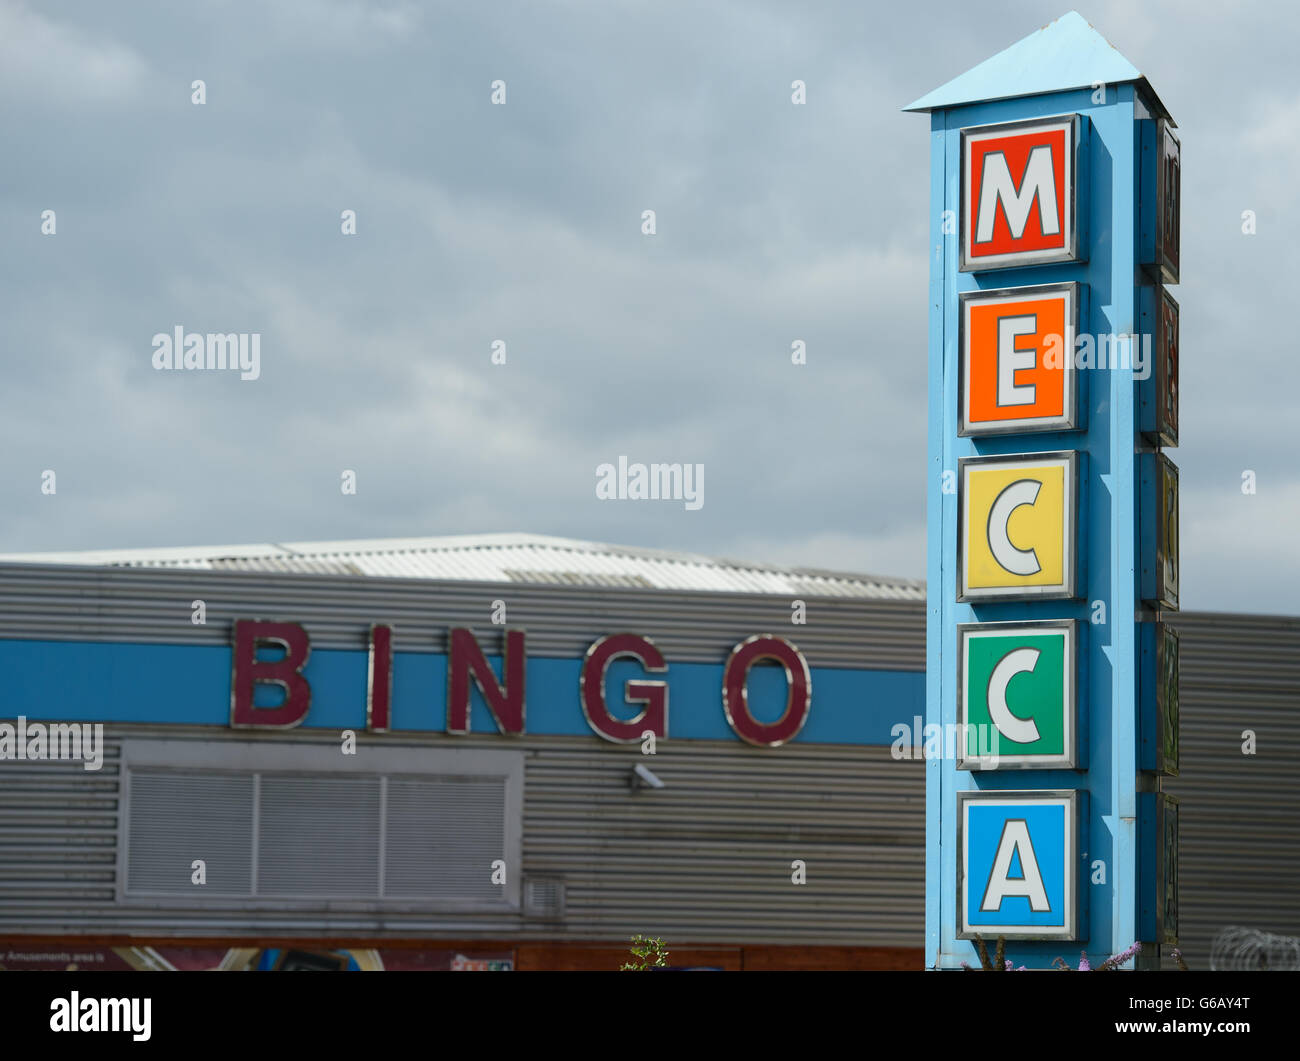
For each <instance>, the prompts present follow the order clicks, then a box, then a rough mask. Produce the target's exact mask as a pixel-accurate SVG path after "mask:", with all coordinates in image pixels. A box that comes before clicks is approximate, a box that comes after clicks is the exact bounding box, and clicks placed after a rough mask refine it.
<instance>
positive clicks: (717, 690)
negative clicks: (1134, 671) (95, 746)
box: [0, 535, 1300, 970]
mask: <svg viewBox="0 0 1300 1061" xmlns="http://www.w3.org/2000/svg"><path fill="white" fill-rule="evenodd" d="M924 594H925V587H924V585H923V584H921V583H918V582H913V581H907V580H903V579H888V578H872V577H868V576H864V575H855V574H837V573H830V572H825V571H808V570H797V569H792V568H776V567H763V566H757V565H744V564H737V563H731V562H726V561H721V560H714V559H709V558H705V557H701V556H696V555H690V554H678V553H668V552H661V551H654V550H645V549H634V548H622V547H615V546H607V545H595V544H592V543H586V542H579V541H569V540H562V539H554V538H543V537H536V536H527V535H485V536H481V537H473V538H428V539H407V540H397V539H394V540H382V541H370V542H336V543H315V544H311V543H307V544H302V543H300V544H292V545H283V546H243V547H231V548H214V549H173V550H157V551H148V552H146V551H122V552H102V553H81V554H44V555H30V556H22V557H17V556H7V557H0V669H2V671H3V674H4V676H5V686H4V688H5V696H4V700H3V703H0V756H3V758H0V965H3V966H5V967H6V968H51V967H56V968H63V967H66V966H67V965H70V964H76V965H79V966H81V967H88V968H139V969H160V968H161V969H165V968H187V969H202V968H228V969H256V968H312V969H317V968H319V969H336V968H337V969H349V968H361V969H376V968H387V969H409V968H433V969H450V968H456V969H483V968H518V969H566V968H585V969H609V970H612V969H616V968H617V967H618V965H619V964H620V963H621V962H622V961H624V960H625V959H626V957H627V941H628V938H629V937H630V936H632V935H634V934H637V933H644V934H648V935H655V936H661V937H662V938H663V939H664V940H665V941H666V943H667V945H668V947H669V952H670V958H669V960H670V963H671V964H673V965H685V966H692V967H708V968H725V969H741V968H744V969H774V968H789V969H816V968H908V969H920V968H923V967H924V966H926V965H928V964H931V962H932V958H931V956H929V955H927V954H926V953H925V947H924V928H925V839H926V837H925V833H926V824H925V772H926V770H927V768H928V766H937V765H938V764H927V763H926V762H925V761H924V760H923V759H921V758H919V757H913V752H914V749H916V745H918V744H920V743H921V742H920V740H919V734H916V730H917V729H918V728H919V727H920V725H921V722H920V719H921V718H923V716H924V714H925V688H926V684H925V673H924V669H925V645H926V642H925V604H924ZM1176 623H1177V626H1178V629H1179V631H1180V633H1181V647H1182V669H1181V714H1182V729H1181V733H1182V742H1181V773H1180V776H1178V777H1175V778H1171V779H1170V780H1169V787H1170V789H1171V790H1172V791H1174V792H1176V793H1177V794H1178V795H1179V797H1180V798H1181V801H1182V803H1181V806H1182V821H1181V856H1180V863H1179V868H1180V872H1181V875H1182V883H1181V890H1180V896H1181V918H1180V930H1181V937H1182V946H1183V949H1184V951H1185V953H1186V954H1187V956H1188V960H1189V961H1191V962H1192V963H1193V964H1194V965H1198V966H1199V967H1202V968H1204V967H1206V965H1207V963H1208V958H1209V943H1210V939H1211V937H1212V936H1213V934H1214V933H1215V932H1217V931H1218V929H1219V928H1221V927H1223V926H1224V925H1225V924H1234V923H1236V924H1248V925H1254V926H1257V927H1261V928H1271V929H1273V930H1275V931H1283V932H1285V931H1292V932H1295V931H1296V930H1297V927H1298V926H1300V895H1298V889H1297V887H1296V885H1295V883H1294V882H1295V881H1296V880H1297V879H1298V878H1300V829H1297V827H1296V825H1295V824H1294V823H1295V818H1294V816H1293V814H1292V812H1291V797H1290V792H1291V786H1292V783H1293V781H1292V775H1291V772H1290V771H1291V767H1290V765H1289V764H1290V763H1291V762H1293V761H1294V760H1293V758H1291V757H1293V756H1294V755H1295V754H1296V753H1297V752H1300V725H1298V724H1297V718H1298V717H1300V714H1298V713H1297V712H1296V706H1297V704H1296V696H1295V692H1294V690H1295V689H1296V688H1297V685H1298V683H1300V621H1297V620H1293V619H1277V618H1268V617H1249V616H1228V615H1217V616H1212V615H1189V614H1183V615H1180V616H1178V617H1177V620H1176ZM1016 695H1017V688H1016V686H1014V685H1012V686H1011V687H1009V693H1008V700H1009V704H1010V706H1011V707H1012V708H1013V709H1016V710H1020V705H1019V703H1018V701H1017V699H1016ZM20 720H21V726H22V727H23V735H24V736H25V738H26V741H25V746H24V755H23V756H22V757H18V755H17V754H16V750H17V749H16V747H15V745H16V744H17V736H18V726H19V724H20ZM95 723H99V724H102V726H103V736H102V749H100V755H99V759H100V761H99V764H98V769H87V767H88V766H94V765H95V764H94V763H92V762H90V761H89V757H88V756H85V757H83V758H84V761H79V760H77V759H75V758H72V759H63V760H59V759H54V758H51V757H50V756H49V754H48V753H49V751H50V744H51V743H52V742H35V743H34V742H33V734H34V733H37V732H47V735H48V733H51V732H52V731H53V729H54V725H55V724H64V725H65V726H70V725H72V724H91V725H93V724H95ZM5 726H8V727H9V728H10V729H11V730H12V731H13V737H12V738H11V739H10V742H9V744H8V745H7V746H6V745H4V743H3V736H4V732H5V730H4V727H5ZM37 727H40V729H39V730H38V729H37ZM1247 728H1249V729H1251V730H1253V731H1255V732H1256V733H1257V734H1258V753H1257V754H1256V755H1254V756H1243V755H1242V753H1241V733H1242V730H1244V729H1247ZM647 734H650V735H652V736H653V741H652V740H651V739H650V737H649V736H647ZM914 734H915V735H916V736H917V738H918V739H917V740H915V741H914V740H913V736H914ZM651 744H653V747H651ZM42 745H43V746H42ZM65 750H66V749H65ZM916 750H917V751H919V749H916ZM83 751H84V749H83ZM651 751H653V754H649V752H651ZM29 752H34V753H36V754H27V753H29ZM638 768H641V769H640V771H638ZM196 863H199V864H201V867H202V871H201V872H200V870H199V867H198V866H197V865H196ZM1067 956H1069V955H1067Z"/></svg>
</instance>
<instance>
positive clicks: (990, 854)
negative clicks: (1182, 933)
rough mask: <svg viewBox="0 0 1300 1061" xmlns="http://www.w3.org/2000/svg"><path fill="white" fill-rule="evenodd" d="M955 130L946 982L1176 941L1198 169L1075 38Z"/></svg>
mask: <svg viewBox="0 0 1300 1061" xmlns="http://www.w3.org/2000/svg"><path fill="white" fill-rule="evenodd" d="M906 109H907V110H912V111H928V112H929V113H930V144H931V163H930V204H931V223H930V243H929V254H930V301H929V306H930V311H929V312H930V319H929V334H930V339H929V369H928V370H929V380H930V388H929V394H930V398H929V448H928V455H927V461H928V463H927V468H928V484H927V490H928V494H927V496H928V499H929V510H928V517H927V520H928V523H927V534H928V559H927V579H928V590H927V594H928V602H927V700H926V723H927V724H926V733H925V735H924V736H925V745H926V756H927V759H928V762H927V765H926V770H927V774H926V777H927V789H926V791H927V796H926V849H927V856H926V948H927V965H930V966H932V967H938V968H953V967H958V966H960V965H961V963H962V962H968V963H971V964H976V965H977V964H978V959H977V958H976V950H975V944H974V940H975V938H976V937H977V936H978V937H982V938H984V939H986V940H987V941H988V942H989V944H990V946H989V952H990V953H991V952H992V949H993V948H992V942H993V941H994V940H995V939H997V937H999V936H1001V937H1004V938H1005V939H1006V940H1007V945H1006V955H1007V957H1008V958H1009V959H1011V961H1012V962H1013V963H1014V964H1015V965H1016V966H1020V965H1024V966H1026V967H1028V968H1046V967H1048V966H1049V965H1050V964H1051V962H1052V960H1053V959H1054V958H1056V957H1058V956H1061V957H1065V958H1066V959H1077V957H1078V954H1079V951H1081V950H1086V951H1087V952H1088V953H1089V955H1090V957H1091V958H1092V959H1093V960H1094V961H1097V960H1100V959H1102V958H1105V957H1107V956H1110V955H1113V954H1117V953H1119V952H1121V951H1123V950H1125V949H1126V948H1128V947H1129V946H1130V945H1131V944H1132V943H1134V942H1142V943H1143V945H1144V946H1143V952H1142V954H1141V955H1140V957H1139V963H1140V964H1142V965H1151V964H1153V963H1155V962H1156V961H1157V960H1158V956H1159V947H1160V945H1161V944H1171V943H1175V942H1176V940H1177V880H1176V865H1177V805H1176V803H1175V801H1174V800H1173V799H1172V798H1171V797H1169V796H1166V795H1165V794H1164V793H1162V792H1161V791H1160V786H1161V780H1160V779H1161V777H1163V776H1167V775H1169V774H1175V773H1177V765H1178V712H1177V690H1178V652H1177V647H1178V646H1177V640H1176V638H1175V637H1174V635H1173V633H1172V631H1171V630H1169V629H1168V628H1167V627H1166V626H1165V624H1164V623H1162V622H1161V618H1162V613H1164V612H1166V611H1170V610H1174V609H1176V608H1177V607H1178V548H1177V543H1178V538H1177V511H1178V495H1177V488H1178V478H1177V469H1176V468H1175V467H1174V465H1173V463H1172V462H1171V461H1170V460H1169V459H1168V457H1166V456H1165V454H1164V452H1163V449H1164V447H1168V446H1173V445H1176V444H1177V440H1178V438H1177V428H1178V415H1177V413H1178V403H1177V394H1178V391H1177V367H1178V342H1177V321H1178V316H1177V314H1178V306H1177V303H1176V302H1175V301H1174V299H1173V297H1172V296H1171V295H1170V294H1169V293H1168V292H1167V291H1166V289H1165V285H1167V284H1174V283H1177V280H1178V260H1179V253H1178V252H1179V246H1178V232H1179V225H1178V212H1179V197H1178V192H1179V165H1180V162H1179V147H1178V140H1177V138H1176V136H1175V134H1174V132H1173V121H1172V119H1171V118H1170V115H1169V113H1168V112H1167V111H1166V110H1165V108H1164V105H1163V104H1162V103H1161V101H1160V99H1159V97H1157V96H1156V94H1155V92H1154V90H1153V89H1152V88H1151V86H1150V85H1149V84H1148V83H1147V81H1146V79H1145V78H1144V77H1143V76H1142V74H1141V73H1140V72H1139V71H1138V70H1137V69H1136V68H1135V67H1134V66H1133V65H1132V64H1131V63H1130V62H1129V61H1128V60H1127V59H1125V58H1124V57H1123V56H1122V55H1120V54H1119V52H1117V51H1116V50H1115V49H1114V48H1112V47H1111V46H1110V44H1108V43H1107V42H1106V41H1105V40H1104V39H1103V38H1102V37H1101V36H1100V35H1099V34H1098V33H1097V32H1096V31H1095V30H1094V29H1093V28H1092V27H1091V26H1090V25H1089V24H1088V23H1087V22H1086V21H1085V20H1084V19H1083V18H1082V17H1081V16H1080V15H1078V14H1077V13H1073V12H1072V13H1070V14H1067V15H1065V16H1063V17H1062V18H1060V19H1058V20H1057V21H1056V22H1053V23H1052V24H1050V25H1048V26H1046V27H1044V28H1043V29H1041V30H1039V31H1038V32H1036V33H1034V34H1032V35H1031V36H1029V37H1026V38H1025V39H1024V40H1022V41H1020V42H1019V43H1017V44H1014V45H1012V46H1011V47H1010V48H1008V49H1007V50H1005V51H1003V52H1001V53H999V54H998V55H995V56H993V57H992V58H991V59H989V60H987V61H986V62H984V63H981V64H980V65H979V66H977V67H975V68H974V69H972V70H970V71H968V72H967V73H965V74H963V75H961V76H960V77H958V78H956V79H955V80H953V81H950V82H949V83H948V84H946V85H944V86H942V87H941V88H938V89H936V90H934V91H933V92H931V93H929V94H928V95H926V96H924V97H922V98H921V99H919V100H917V101H916V102H915V103H913V104H912V105H911V106H910V107H908V108H906Z"/></svg>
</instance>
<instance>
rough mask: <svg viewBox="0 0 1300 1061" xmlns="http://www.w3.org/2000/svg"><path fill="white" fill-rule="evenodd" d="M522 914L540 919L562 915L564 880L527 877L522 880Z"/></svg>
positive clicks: (553, 918)
mask: <svg viewBox="0 0 1300 1061" xmlns="http://www.w3.org/2000/svg"><path fill="white" fill-rule="evenodd" d="M524 916H525V917H532V918H538V919H541V920H558V919H560V918H562V917H564V881H562V880H560V879H558V878H554V877H529V878H528V879H527V880H525V881H524Z"/></svg>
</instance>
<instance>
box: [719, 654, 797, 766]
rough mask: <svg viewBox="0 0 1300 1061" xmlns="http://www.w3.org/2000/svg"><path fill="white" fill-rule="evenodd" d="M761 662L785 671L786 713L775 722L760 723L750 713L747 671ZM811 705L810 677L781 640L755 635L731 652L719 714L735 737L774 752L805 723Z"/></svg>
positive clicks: (723, 676)
mask: <svg viewBox="0 0 1300 1061" xmlns="http://www.w3.org/2000/svg"><path fill="white" fill-rule="evenodd" d="M760 659H773V660H776V661H777V662H778V663H780V664H781V666H782V667H784V668H785V683H786V696H785V712H784V713H783V714H782V715H781V717H780V718H778V719H777V720H776V721H775V722H770V723H763V722H759V721H758V720H757V719H755V718H754V716H753V715H752V714H750V711H749V692H748V688H747V687H748V684H749V668H750V667H752V666H753V665H754V664H755V663H757V662H758V661H759V660H760ZM811 704H812V675H811V674H810V673H809V671H808V661H807V660H805V659H804V658H803V653H802V652H800V651H799V650H798V649H797V648H795V647H794V645H792V644H791V643H790V642H789V641H787V640H786V639H785V638H783V637H776V636H775V635H773V634H755V635H754V636H753V637H748V638H746V639H745V640H744V641H742V642H741V643H740V644H738V645H737V646H736V647H735V648H733V649H732V650H731V655H730V656H728V657H727V665H726V666H725V667H724V668H723V671H722V710H723V712H724V713H725V714H726V716H727V725H729V726H730V727H731V728H732V730H734V731H735V734H736V736H738V737H739V738H740V739H741V740H743V741H745V742H746V743H748V744H755V745H758V746H759V747H761V748H775V747H777V746H779V745H781V744H784V743H785V742H786V741H789V740H793V739H794V738H795V736H797V735H798V733H799V731H800V730H801V729H803V724H804V723H805V722H806V721H808V708H809V707H810V706H811Z"/></svg>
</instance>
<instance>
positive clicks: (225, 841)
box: [125, 769, 507, 903]
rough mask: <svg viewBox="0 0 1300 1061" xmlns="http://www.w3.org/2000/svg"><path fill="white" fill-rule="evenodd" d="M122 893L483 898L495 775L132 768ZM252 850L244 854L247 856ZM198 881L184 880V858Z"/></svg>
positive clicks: (492, 857) (494, 824)
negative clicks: (201, 874)
mask: <svg viewBox="0 0 1300 1061" xmlns="http://www.w3.org/2000/svg"><path fill="white" fill-rule="evenodd" d="M128 800H129V807H128V812H127V814H128V823H129V824H128V840H127V847H128V851H127V858H126V861H127V869H128V872H127V879H126V885H125V891H126V892H127V893H128V894H132V895H184V896H186V897H187V898H193V899H221V898H225V899H230V898H240V897H242V898H265V899H285V900H301V901H310V900H313V899H331V900H352V901H361V902H375V901H381V900H410V899H432V900H450V901H473V902H478V903H482V902H493V901H499V900H501V899H502V898H503V897H504V894H503V891H504V890H503V888H502V887H501V885H499V884H493V883H492V876H493V863H494V862H495V861H496V860H497V859H502V858H504V857H505V855H506V842H507V838H506V831H507V830H506V816H507V801H506V778H505V777H499V776H468V777H456V776H430V777H410V776H402V777H388V776H381V775H374V774H351V775H342V776H334V777H321V776H312V775H308V774H294V773H274V774H273V773H267V772H258V771H246V772H243V773H236V772H227V771H221V772H218V771H202V770H197V771H190V772H186V773H180V772H176V771H170V772H168V771H160V770H153V769H139V770H137V769H132V770H131V771H130V777H129V797H128ZM254 851H256V859H254ZM196 858H199V859H203V861H204V863H205V866H206V874H207V881H206V884H205V885H204V886H202V887H200V886H197V885H195V884H193V883H191V874H192V872H193V869H192V863H193V860H194V859H196Z"/></svg>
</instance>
